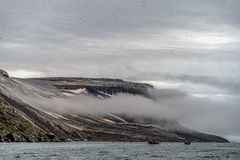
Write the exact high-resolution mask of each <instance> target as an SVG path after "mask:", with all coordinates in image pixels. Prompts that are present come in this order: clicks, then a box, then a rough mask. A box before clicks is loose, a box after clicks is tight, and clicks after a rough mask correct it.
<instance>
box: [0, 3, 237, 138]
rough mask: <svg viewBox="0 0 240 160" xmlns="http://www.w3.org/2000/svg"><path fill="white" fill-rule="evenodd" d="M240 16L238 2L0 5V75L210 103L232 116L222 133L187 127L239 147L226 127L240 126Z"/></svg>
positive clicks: (194, 124) (227, 118) (186, 122)
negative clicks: (120, 85)
mask: <svg viewBox="0 0 240 160" xmlns="http://www.w3.org/2000/svg"><path fill="white" fill-rule="evenodd" d="M239 15H240V1H238V0H201V1H199V0H184V1H180V0H168V1H165V0H131V1H129V0H112V1H108V0H36V1H32V0H11V1H9V0H0V20H1V22H0V68H1V69H4V70H6V71H8V72H9V74H10V76H12V77H20V78H26V77H49V76H67V77H71V76H75V77H76V76H79V77H108V78H109V77H110V78H121V79H124V80H130V81H138V82H147V83H150V84H153V85H154V86H155V88H158V89H168V90H172V91H178V92H181V93H182V92H183V93H184V94H187V95H188V97H191V99H190V100H187V101H185V100H184V101H182V102H181V104H182V105H183V106H184V105H192V104H195V103H196V102H198V105H197V106H199V107H201V103H202V102H203V101H205V100H206V101H211V102H210V103H208V105H207V106H209V107H212V106H214V107H218V106H221V107H220V108H221V109H220V110H221V113H227V114H226V115H225V116H223V117H221V118H222V119H226V125H224V126H216V125H217V119H216V120H215V121H216V122H215V123H213V125H212V126H211V128H210V127H208V128H206V127H205V126H204V125H203V124H202V125H197V124H199V123H200V122H201V123H202V121H201V120H200V119H201V118H200V117H199V120H198V121H197V120H196V119H195V121H197V122H196V123H194V120H193V122H191V123H190V122H189V120H187V119H185V120H182V122H183V123H184V124H186V125H188V126H190V127H193V128H194V127H195V128H196V129H199V130H203V131H210V132H213V133H219V134H221V135H224V136H228V137H229V136H231V137H234V138H235V139H236V137H238V136H239V137H240V130H236V127H237V126H234V125H233V126H232V128H233V129H229V128H228V127H226V126H227V125H228V126H229V125H231V124H232V121H233V120H234V121H236V120H240V119H237V115H238V113H239V114H240V109H239V108H240V106H239V104H240V63H239V62H240V53H239V52H240V16H239ZM174 93H175V92H174ZM190 102H191V103H190ZM203 108H204V107H203ZM216 110H217V109H216ZM204 111H205V112H204V115H206V112H207V111H208V110H207V109H206V110H204ZM236 113H237V114H236ZM208 116H209V115H208ZM221 116H222V115H221ZM217 117H218V118H219V116H217ZM203 118H204V117H203ZM234 118H236V119H234ZM213 121H214V120H213ZM214 125H215V126H214ZM214 127H215V128H214ZM224 127H225V128H224ZM213 128H214V129H213ZM211 129H212V130H211ZM223 130H224V131H223ZM227 130H231V131H229V132H227ZM239 139H240V138H239Z"/></svg>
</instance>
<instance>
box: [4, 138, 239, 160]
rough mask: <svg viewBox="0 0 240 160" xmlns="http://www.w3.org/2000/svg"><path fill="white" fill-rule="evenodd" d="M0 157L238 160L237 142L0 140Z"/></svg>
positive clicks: (8, 159) (26, 159)
mask: <svg viewBox="0 0 240 160" xmlns="http://www.w3.org/2000/svg"><path fill="white" fill-rule="evenodd" d="M0 159H1V160H13V159H14V160H19V159H22V160H132V159H137V160H151V159H153V160H159V159H163V160H175V159H182V160H195V159H196V160H198V159H199V160H200V159H208V160H215V159H216V160H219V159H223V160H227V159H229V160H238V159H239V160H240V143H192V144H191V145H185V144H183V143H160V144H159V145H149V144H147V143H143V142H141V143H140V142H139V143H130V142H66V143H0Z"/></svg>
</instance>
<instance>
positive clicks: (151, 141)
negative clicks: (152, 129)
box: [148, 140, 159, 144]
mask: <svg viewBox="0 0 240 160" xmlns="http://www.w3.org/2000/svg"><path fill="white" fill-rule="evenodd" d="M148 144H159V142H158V141H156V140H150V141H148Z"/></svg>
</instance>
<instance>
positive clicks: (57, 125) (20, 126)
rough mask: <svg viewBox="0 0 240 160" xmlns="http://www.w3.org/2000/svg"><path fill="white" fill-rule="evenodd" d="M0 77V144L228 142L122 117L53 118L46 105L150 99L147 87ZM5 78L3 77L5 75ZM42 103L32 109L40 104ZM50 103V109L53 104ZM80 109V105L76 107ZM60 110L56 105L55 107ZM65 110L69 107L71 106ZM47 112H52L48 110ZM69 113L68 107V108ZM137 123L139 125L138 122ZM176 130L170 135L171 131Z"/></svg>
mask: <svg viewBox="0 0 240 160" xmlns="http://www.w3.org/2000/svg"><path fill="white" fill-rule="evenodd" d="M1 73H2V74H0V108H1V111H0V140H2V141H3V140H5V141H67V140H85V139H87V140H97V141H146V140H148V139H151V138H155V139H158V140H160V141H174V142H176V141H185V140H186V139H190V140H193V141H199V142H227V140H225V139H223V138H221V137H218V136H214V135H208V134H204V133H200V132H196V131H193V130H190V129H187V128H184V127H182V126H181V125H180V124H179V123H178V122H176V121H173V120H167V119H161V118H159V119H154V118H149V117H144V116H143V117H137V118H136V117H133V116H129V115H125V114H111V113H105V114H103V113H101V114H89V113H84V112H57V111H55V110H52V109H49V107H45V106H44V105H46V103H45V102H46V101H48V102H51V101H53V100H54V99H57V100H65V99H68V98H69V97H74V96H81V95H84V96H85V97H88V96H91V97H94V98H95V99H99V100H101V101H104V100H105V99H106V98H111V97H112V96H113V95H116V94H118V93H121V94H126V93H127V94H134V95H140V96H143V97H147V98H151V97H150V95H149V92H148V90H149V89H152V86H151V85H148V84H139V83H132V82H126V81H122V80H117V79H89V78H41V79H16V78H9V77H8V76H6V73H5V72H1ZM3 73H4V74H3ZM40 100H41V103H35V102H36V101H40ZM54 103H55V102H54V101H53V102H52V103H50V104H54ZM79 103H81V101H79ZM57 104H59V103H57ZM69 105H71V102H70V101H69ZM50 107H51V106H50ZM66 107H71V106H66ZM139 119H140V121H138V120H139ZM173 128H174V129H173Z"/></svg>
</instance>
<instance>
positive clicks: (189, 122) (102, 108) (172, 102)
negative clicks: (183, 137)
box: [11, 89, 240, 141]
mask: <svg viewBox="0 0 240 160" xmlns="http://www.w3.org/2000/svg"><path fill="white" fill-rule="evenodd" d="M11 92H13V93H14V94H15V96H16V97H18V98H19V99H21V100H22V101H24V102H26V103H28V104H30V105H32V106H35V107H36V108H39V107H40V108H42V109H45V110H48V111H51V112H57V113H59V114H64V113H74V114H78V113H88V114H106V113H113V114H119V115H120V114H125V115H128V116H132V117H141V116H142V117H152V118H156V119H170V120H177V121H178V122H180V123H181V124H182V125H184V126H186V127H188V128H192V129H196V130H199V131H202V132H207V133H212V134H217V135H221V136H224V137H227V138H230V140H231V139H232V138H231V137H234V138H235V139H234V140H235V141H236V137H238V135H240V128H238V127H237V126H238V122H239V121H240V117H239V115H240V109H239V105H238V104H240V103H239V102H240V98H239V96H235V97H234V96H233V97H229V98H228V99H212V98H210V97H205V98H202V97H195V96H192V95H189V94H187V93H185V92H183V91H180V90H176V89H153V90H150V95H151V97H152V99H149V98H145V97H142V96H137V95H130V94H117V95H115V96H113V97H112V98H106V99H104V100H103V99H98V98H96V97H93V96H85V95H77V96H50V97H49V98H44V97H41V96H39V95H36V94H26V93H25V94H23V93H21V92H20V91H19V90H17V91H16V90H15V91H11Z"/></svg>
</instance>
